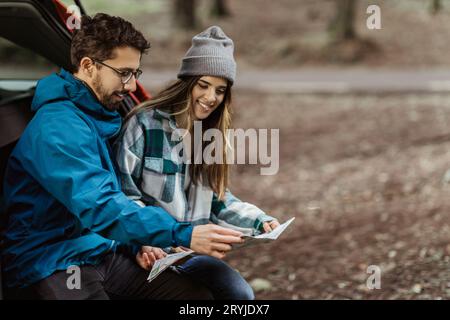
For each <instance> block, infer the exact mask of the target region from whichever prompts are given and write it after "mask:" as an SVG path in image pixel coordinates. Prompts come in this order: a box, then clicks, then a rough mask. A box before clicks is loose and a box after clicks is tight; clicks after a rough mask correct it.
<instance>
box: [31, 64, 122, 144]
mask: <svg viewBox="0 0 450 320" xmlns="http://www.w3.org/2000/svg"><path fill="white" fill-rule="evenodd" d="M63 100H70V101H71V103H73V104H75V106H76V107H77V108H78V109H80V110H81V111H83V112H84V113H86V114H88V115H89V116H91V117H92V119H93V120H94V124H95V126H96V127H97V130H98V131H99V134H100V136H102V137H103V138H110V137H112V136H114V135H116V134H117V133H119V130H120V127H121V124H122V119H121V116H120V114H119V113H118V112H117V111H109V110H107V109H106V108H105V107H104V106H103V105H102V104H101V103H100V102H99V101H98V99H97V97H96V96H95V95H94V93H93V92H92V91H91V89H90V88H89V87H88V86H87V84H85V83H84V82H82V81H81V80H79V79H77V78H75V77H74V76H73V75H72V74H71V73H70V72H67V71H66V70H64V69H61V72H60V73H54V74H52V75H50V76H48V77H45V78H43V79H41V80H39V81H38V84H37V87H36V93H35V96H34V99H33V102H32V104H31V110H33V111H35V112H36V111H38V110H39V109H40V108H42V107H43V106H44V105H46V104H49V103H53V102H58V101H63Z"/></svg>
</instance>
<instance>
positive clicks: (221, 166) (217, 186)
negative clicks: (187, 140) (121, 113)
mask: <svg viewBox="0 0 450 320" xmlns="http://www.w3.org/2000/svg"><path fill="white" fill-rule="evenodd" d="M200 78H201V76H190V77H183V78H182V79H179V80H177V81H175V82H174V83H172V84H171V85H169V86H168V87H167V88H165V89H163V90H162V91H161V92H159V93H158V94H157V95H156V96H155V97H154V98H153V99H151V100H148V101H144V102H143V103H141V104H139V105H137V106H136V107H134V108H133V109H132V110H131V111H130V113H129V114H128V115H127V116H126V120H128V119H129V118H130V117H132V116H133V115H136V114H138V113H140V112H145V111H149V110H152V109H158V110H161V111H165V112H168V113H170V114H171V115H174V116H176V115H182V116H183V119H184V121H183V123H182V124H178V125H180V126H183V128H182V129H185V130H187V131H191V129H192V127H193V123H194V119H195V117H194V109H193V106H192V90H193V88H194V86H195V85H196V84H197V82H198V80H199V79H200ZM231 116H232V110H231V85H230V83H229V82H228V85H227V89H226V91H225V97H224V99H223V101H222V103H221V104H220V105H219V106H218V107H217V108H216V109H215V110H214V111H213V112H212V113H211V114H210V115H209V116H208V117H207V118H206V119H203V120H202V131H203V132H202V135H201V136H202V137H203V133H204V131H206V130H208V129H212V128H215V129H218V130H220V132H221V133H222V139H223V140H222V144H221V145H222V146H223V148H222V159H223V161H222V163H213V164H209V165H208V164H204V163H203V162H202V163H201V164H195V163H191V165H190V167H189V174H190V176H191V179H192V182H193V183H194V184H197V183H198V182H199V181H200V179H203V181H204V180H205V179H206V180H207V182H208V184H209V187H210V188H211V189H212V190H213V191H214V192H215V193H216V194H217V196H218V198H219V199H222V200H223V199H224V196H225V191H226V189H227V187H228V174H229V165H228V164H227V161H226V159H227V154H228V146H229V145H230V143H229V141H228V139H227V136H226V132H227V130H228V129H229V128H230V127H231ZM191 143H192V144H193V143H194V141H193V139H191ZM211 143H215V140H213V141H211V142H209V143H206V142H204V141H203V139H202V155H203V151H204V150H205V148H206V147H207V146H208V145H209V144H211ZM214 150H218V148H215V149H214ZM191 151H192V154H191V159H193V157H194V155H193V152H194V148H193V146H191Z"/></svg>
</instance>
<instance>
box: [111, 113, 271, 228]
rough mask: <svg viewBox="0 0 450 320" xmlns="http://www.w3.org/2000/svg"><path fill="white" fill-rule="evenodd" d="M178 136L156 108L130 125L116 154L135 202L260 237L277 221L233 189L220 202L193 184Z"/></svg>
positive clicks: (126, 189) (171, 121)
mask: <svg viewBox="0 0 450 320" xmlns="http://www.w3.org/2000/svg"><path fill="white" fill-rule="evenodd" d="M177 133H178V132H177V130H176V122H175V119H174V117H173V116H172V115H169V114H168V113H165V112H163V111H161V110H157V109H155V110H150V111H146V112H141V113H138V114H136V115H134V116H133V117H132V118H130V119H129V121H128V122H127V123H126V124H125V126H124V128H123V129H122V132H121V134H120V136H119V138H118V139H117V141H116V143H115V145H114V152H115V156H116V160H117V164H118V169H119V175H120V180H121V184H122V189H123V192H124V193H125V194H126V195H128V197H129V198H130V199H132V200H134V201H136V202H137V203H138V204H140V205H142V206H145V205H153V206H161V207H162V208H164V209H165V210H166V211H168V212H169V213H170V214H171V215H172V216H173V217H175V219H177V220H178V221H180V222H186V221H189V222H191V223H192V224H194V225H198V224H206V223H209V222H210V221H211V222H213V223H216V224H218V225H221V226H224V227H229V228H232V229H235V230H239V231H242V232H243V233H244V234H257V233H259V230H260V227H261V225H262V223H263V222H265V221H271V220H274V218H272V217H270V216H268V215H266V214H265V213H264V212H263V211H261V210H260V209H259V208H257V207H256V206H254V205H252V204H250V203H247V202H242V201H240V200H239V199H237V198H236V197H234V196H233V195H232V194H231V192H229V190H227V192H226V194H225V200H224V201H221V200H218V198H217V196H216V194H215V193H214V192H213V191H212V190H211V189H210V188H209V186H207V185H206V184H205V185H203V184H201V183H199V184H198V185H195V184H193V183H190V177H189V164H186V163H183V160H182V157H180V156H179V155H178V151H179V150H180V146H179V144H180V143H182V139H181V136H179V135H177ZM172 136H173V137H172Z"/></svg>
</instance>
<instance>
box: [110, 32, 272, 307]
mask: <svg viewBox="0 0 450 320" xmlns="http://www.w3.org/2000/svg"><path fill="white" fill-rule="evenodd" d="M233 50H234V46H233V41H232V40H231V39H230V38H228V37H227V36H226V35H225V33H224V32H223V31H222V30H221V29H220V28H219V27H216V26H213V27H210V28H208V29H207V30H205V31H203V32H202V33H200V34H198V35H196V36H195V37H194V38H193V39H192V46H191V48H190V49H189V50H188V51H187V53H186V55H185V57H184V58H183V60H182V63H181V69H180V71H179V73H178V78H179V80H178V81H176V82H175V83H174V84H172V85H170V86H169V87H167V88H166V89H164V90H162V91H161V92H160V93H159V94H158V95H157V96H156V97H154V99H152V100H150V101H146V102H144V103H143V104H141V105H139V106H137V107H136V108H135V109H133V110H132V111H131V112H130V114H129V115H128V116H127V122H126V124H125V125H124V129H123V131H122V134H121V136H120V137H119V139H118V140H117V142H116V145H115V153H116V159H117V163H118V165H119V170H120V178H121V182H122V188H123V192H125V193H126V194H127V195H128V196H129V197H130V198H132V199H133V200H135V201H137V202H138V203H140V204H141V205H159V206H161V207H163V208H164V209H165V210H166V211H168V212H169V213H170V214H171V215H173V216H174V217H175V218H176V219H177V220H178V221H189V222H191V223H192V224H193V225H199V224H207V223H216V224H218V225H221V226H224V227H228V228H232V229H234V230H238V231H240V232H242V233H244V234H258V233H261V232H268V231H270V230H272V229H273V228H276V227H277V226H278V225H279V223H278V221H277V220H276V219H275V218H273V217H271V216H268V215H266V214H265V213H264V212H263V211H261V210H260V209H258V208H257V207H255V206H254V205H251V204H249V203H246V202H242V201H240V200H239V199H237V198H235V197H234V196H233V195H232V194H231V193H230V192H229V190H228V189H227V186H228V170H229V169H228V164H227V163H226V159H227V155H228V152H229V151H228V150H227V148H226V147H225V148H223V147H222V148H219V146H227V145H229V144H228V141H227V139H226V136H225V132H226V130H227V129H228V128H230V125H231V109H230V104H231V86H232V84H233V82H234V79H235V75H236V63H235V61H234V57H233ZM198 124H201V132H195V130H200V129H199V126H198ZM194 129H195V130H194ZM209 129H215V130H216V131H217V130H220V132H221V133H222V134H221V138H219V139H215V140H214V139H212V141H211V142H209V141H206V142H204V141H199V138H200V140H201V139H202V137H203V133H204V132H206V131H207V130H209ZM196 140H197V141H196ZM219 140H222V141H219ZM213 144H215V146H216V147H217V148H215V151H214V152H219V153H220V155H221V156H222V159H223V161H221V162H220V163H209V162H208V164H207V163H205V161H201V160H203V159H201V158H202V155H203V154H204V151H205V150H206V148H211V146H212V145H213ZM209 150H210V149H209ZM218 150H219V151H218ZM214 152H213V154H214ZM215 155H217V154H215ZM199 157H200V161H198V160H199ZM229 250H231V247H229V248H224V250H223V252H222V253H221V255H220V256H217V257H211V256H205V255H195V256H194V257H193V258H191V259H189V260H187V261H186V262H184V263H183V264H182V265H180V266H177V270H178V271H179V272H181V273H184V274H188V275H189V276H191V277H193V278H195V279H198V280H199V281H202V282H204V284H205V285H207V286H208V287H209V288H210V289H211V290H212V292H213V294H214V296H215V297H216V298H219V299H253V297H254V296H253V292H252V290H251V288H250V286H249V285H248V284H247V282H246V281H245V280H244V279H243V278H242V277H241V276H240V275H239V273H237V272H236V271H234V270H233V269H232V268H230V267H229V266H228V265H227V264H226V263H225V262H223V261H221V260H220V259H222V258H223V257H224V256H225V251H229ZM217 258H219V259H217Z"/></svg>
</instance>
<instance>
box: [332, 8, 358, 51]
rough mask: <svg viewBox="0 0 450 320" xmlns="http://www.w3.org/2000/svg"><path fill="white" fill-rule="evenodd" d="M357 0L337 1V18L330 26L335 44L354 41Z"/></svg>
mask: <svg viewBox="0 0 450 320" xmlns="http://www.w3.org/2000/svg"><path fill="white" fill-rule="evenodd" d="M355 7H356V1H355V0H336V16H335V18H334V19H333V21H332V22H331V24H330V26H329V31H330V34H331V38H332V40H333V41H335V42H341V41H344V40H349V39H354V38H355V37H356V32H355Z"/></svg>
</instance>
